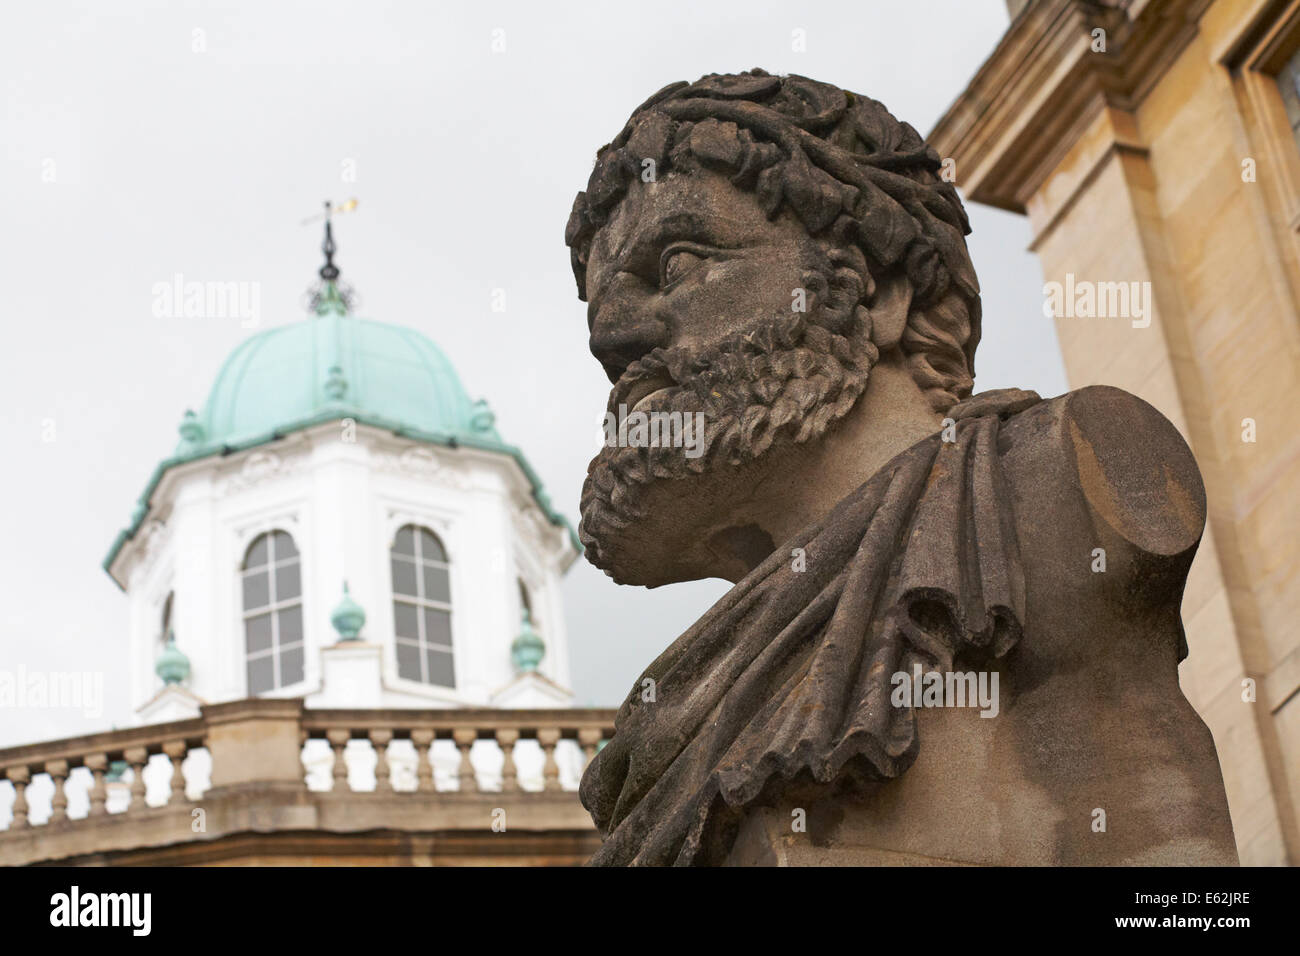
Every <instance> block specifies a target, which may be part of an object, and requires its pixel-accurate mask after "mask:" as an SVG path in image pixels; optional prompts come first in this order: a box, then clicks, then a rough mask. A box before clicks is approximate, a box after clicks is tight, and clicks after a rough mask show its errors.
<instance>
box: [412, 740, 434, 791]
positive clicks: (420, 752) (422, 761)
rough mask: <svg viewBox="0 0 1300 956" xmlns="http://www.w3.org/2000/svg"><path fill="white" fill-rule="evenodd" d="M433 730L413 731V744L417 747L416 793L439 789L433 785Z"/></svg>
mask: <svg viewBox="0 0 1300 956" xmlns="http://www.w3.org/2000/svg"><path fill="white" fill-rule="evenodd" d="M433 736H434V735H433V731H432V730H412V731H411V744H412V746H414V747H415V792H416V793H419V792H421V791H428V790H435V789H437V788H436V787H435V786H434V783H433V755H432V754H431V753H430V752H429V748H430V747H432V746H433Z"/></svg>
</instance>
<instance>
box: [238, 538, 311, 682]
mask: <svg viewBox="0 0 1300 956" xmlns="http://www.w3.org/2000/svg"><path fill="white" fill-rule="evenodd" d="M240 578H241V579H242V584H243V591H244V645H245V650H246V653H247V665H248V694H249V696H250V697H253V696H256V695H258V694H264V693H266V692H267V691H269V690H275V689H276V688H278V687H287V686H288V685H290V684H296V683H298V682H299V681H301V680H302V679H303V642H302V565H301V561H300V559H299V557H298V549H297V548H296V547H294V543H293V538H291V537H289V535H288V534H287V533H285V532H284V531H268V532H267V533H266V534H261V535H258V536H257V537H256V538H254V539H253V543H252V544H250V545H249V546H248V551H247V552H246V553H245V554H244V566H243V569H242V570H241V571H240Z"/></svg>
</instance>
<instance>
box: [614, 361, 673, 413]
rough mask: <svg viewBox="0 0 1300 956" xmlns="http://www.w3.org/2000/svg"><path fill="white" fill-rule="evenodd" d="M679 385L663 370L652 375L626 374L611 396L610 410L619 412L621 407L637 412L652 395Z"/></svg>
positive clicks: (640, 373) (641, 373) (643, 373)
mask: <svg viewBox="0 0 1300 956" xmlns="http://www.w3.org/2000/svg"><path fill="white" fill-rule="evenodd" d="M677 384H678V383H677V380H676V379H674V378H673V377H672V376H671V375H669V374H668V373H667V372H666V371H664V370H663V369H656V370H655V371H654V372H650V373H645V372H626V373H624V375H623V377H622V378H621V379H619V382H618V384H617V385H615V386H614V391H613V393H612V394H611V395H610V410H611V411H614V412H618V410H619V407H620V406H624V407H626V408H627V410H628V411H636V409H637V407H638V406H640V405H641V404H642V403H643V402H644V401H645V400H646V399H648V398H650V397H651V396H652V395H656V394H658V393H659V392H662V391H665V390H667V389H670V388H674V387H676V385H677Z"/></svg>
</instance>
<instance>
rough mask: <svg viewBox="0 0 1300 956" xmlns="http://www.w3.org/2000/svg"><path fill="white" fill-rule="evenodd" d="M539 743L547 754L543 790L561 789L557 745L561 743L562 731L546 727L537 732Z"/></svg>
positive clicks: (543, 768) (543, 773)
mask: <svg viewBox="0 0 1300 956" xmlns="http://www.w3.org/2000/svg"><path fill="white" fill-rule="evenodd" d="M537 742H538V743H539V744H541V745H542V750H543V752H545V754H546V763H545V764H544V765H543V767H542V789H543V790H559V789H560V765H559V764H558V763H556V762H555V745H556V744H558V743H559V742H560V731H559V730H557V729H556V728H554V727H544V728H542V729H540V730H538V731H537Z"/></svg>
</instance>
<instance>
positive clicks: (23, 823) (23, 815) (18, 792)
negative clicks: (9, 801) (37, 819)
mask: <svg viewBox="0 0 1300 956" xmlns="http://www.w3.org/2000/svg"><path fill="white" fill-rule="evenodd" d="M5 776H6V777H8V778H9V782H10V783H12V784H13V785H14V809H13V814H14V818H13V821H12V822H11V823H10V824H9V829H11V830H25V829H27V828H28V827H30V826H31V825H32V824H31V821H30V820H28V819H27V784H28V783H29V782H30V781H31V779H32V777H31V771H29V770H28V769H27V768H26V767H10V768H9V769H8V770H6V771H5Z"/></svg>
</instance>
